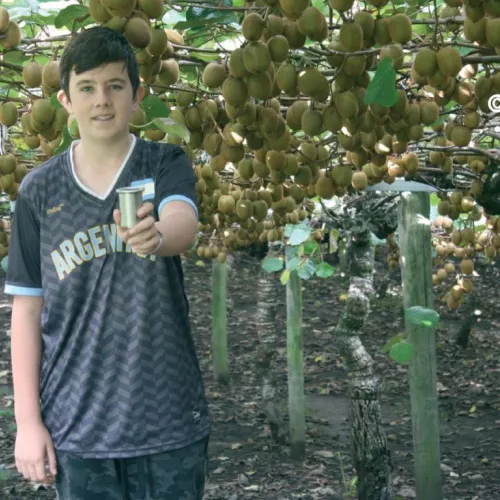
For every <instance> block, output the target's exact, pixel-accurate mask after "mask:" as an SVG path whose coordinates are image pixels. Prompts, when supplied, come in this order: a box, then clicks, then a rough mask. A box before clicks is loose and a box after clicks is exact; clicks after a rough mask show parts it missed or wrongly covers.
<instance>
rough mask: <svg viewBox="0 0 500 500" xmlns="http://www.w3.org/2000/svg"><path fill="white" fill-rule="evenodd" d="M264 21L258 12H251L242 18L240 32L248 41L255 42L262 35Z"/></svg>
mask: <svg viewBox="0 0 500 500" xmlns="http://www.w3.org/2000/svg"><path fill="white" fill-rule="evenodd" d="M265 25H266V23H265V21H264V19H263V18H262V16H261V15H260V14H257V13H256V12H251V13H249V14H247V15H246V16H245V17H244V18H243V22H242V23H241V33H242V34H243V36H244V37H245V38H246V39H247V40H249V41H250V42H256V41H257V40H259V39H260V37H261V36H262V33H263V31H264V27H265Z"/></svg>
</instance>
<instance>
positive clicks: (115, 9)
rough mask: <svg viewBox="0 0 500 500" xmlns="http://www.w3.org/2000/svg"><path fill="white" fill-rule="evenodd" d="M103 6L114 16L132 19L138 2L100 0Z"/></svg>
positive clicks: (131, 0)
mask: <svg viewBox="0 0 500 500" xmlns="http://www.w3.org/2000/svg"><path fill="white" fill-rule="evenodd" d="M100 1H101V4H102V5H103V6H104V7H105V8H106V10H107V11H108V12H109V13H110V14H111V15H113V16H117V17H130V16H131V15H132V13H133V12H134V10H135V7H136V5H137V0H100Z"/></svg>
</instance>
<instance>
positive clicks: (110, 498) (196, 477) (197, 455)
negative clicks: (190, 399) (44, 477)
mask: <svg viewBox="0 0 500 500" xmlns="http://www.w3.org/2000/svg"><path fill="white" fill-rule="evenodd" d="M207 447H208V438H205V439H203V440H201V441H198V442H196V443H194V444H193V445H191V446H188V447H186V448H182V449H180V450H174V451H171V452H166V453H159V454H155V455H146V456H142V457H135V458H123V459H87V458H79V457H78V456H76V455H74V454H72V453H65V452H59V451H58V452H57V459H58V473H57V476H56V485H55V486H56V491H57V498H58V499H59V500H201V499H202V498H203V493H204V489H205V478H206V476H207V473H208V454H207Z"/></svg>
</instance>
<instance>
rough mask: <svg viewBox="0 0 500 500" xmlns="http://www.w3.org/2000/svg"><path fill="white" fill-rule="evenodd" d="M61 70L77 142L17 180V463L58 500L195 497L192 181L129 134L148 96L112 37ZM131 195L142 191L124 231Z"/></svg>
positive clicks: (204, 440)
mask: <svg viewBox="0 0 500 500" xmlns="http://www.w3.org/2000/svg"><path fill="white" fill-rule="evenodd" d="M60 74H61V90H60V91H59V93H58V99H59V102H60V103H61V104H62V105H63V106H64V107H65V108H66V109H67V110H68V111H69V113H71V114H73V115H74V117H75V118H76V120H77V123H78V127H79V133H80V137H81V139H80V140H79V141H74V142H73V143H72V145H71V147H70V148H68V150H66V151H65V152H63V153H61V154H59V155H57V156H55V157H53V158H51V159H50V160H48V161H47V162H46V163H45V164H44V165H42V166H40V167H39V168H37V169H35V170H33V171H32V172H30V173H29V174H28V175H27V176H26V177H25V179H24V180H23V182H22V184H21V186H20V189H19V194H18V197H17V201H16V207H15V215H14V220H13V226H12V236H11V243H10V251H9V260H10V262H9V268H8V272H7V279H6V285H5V292H6V293H8V294H12V295H14V299H13V306H12V372H13V381H14V395H15V415H16V422H17V436H16V443H15V459H16V465H17V468H18V470H19V471H20V472H21V473H22V475H23V476H24V477H25V478H26V479H31V480H32V481H44V482H46V483H47V484H51V483H52V484H55V487H56V491H57V494H58V498H59V499H60V500H96V499H99V500H114V499H116V500H124V499H129V500H146V499H148V500H149V499H151V500H167V499H168V500H199V499H201V498H202V496H203V490H204V484H205V474H206V469H207V461H208V460H207V445H208V439H209V427H210V422H209V414H208V409H207V403H206V399H205V393H204V385H203V381H202V375H201V372H200V368H199V364H198V360H197V356H196V353H195V349H194V345H193V341H192V339H191V334H190V326H189V319H188V302H187V298H186V295H185V292H184V286H183V273H182V267H181V262H180V258H179V254H180V253H181V252H183V251H185V250H188V249H189V248H191V247H192V245H193V242H194V240H195V235H196V231H197V224H198V212H197V205H196V194H195V181H196V176H195V174H194V171H193V167H192V165H191V163H190V161H189V160H188V158H187V156H186V154H185V153H184V152H183V150H182V149H181V148H180V147H179V146H176V145H171V144H158V143H153V142H148V141H143V140H140V139H137V138H136V137H135V136H133V135H131V134H130V133H129V123H130V119H131V115H132V113H133V112H134V110H136V109H137V108H138V106H139V103H140V101H141V99H142V97H143V94H144V89H143V88H142V87H141V85H140V81H139V76H138V67H137V64H136V60H135V57H134V54H133V52H132V50H131V48H130V46H129V45H128V42H127V40H126V39H125V38H124V37H123V36H122V35H121V34H119V33H117V32H116V31H113V30H110V29H107V28H104V27H95V28H91V29H88V30H86V31H84V32H82V33H80V34H78V35H77V36H75V38H74V39H73V40H72V41H71V43H70V44H69V46H68V47H67V48H66V50H65V51H64V53H63V56H62V59H61V61H60ZM124 186H142V187H143V188H144V191H143V200H144V203H143V205H142V207H141V208H140V209H139V211H138V217H139V222H138V223H137V224H136V225H135V226H134V227H132V228H130V229H125V228H122V227H121V226H120V212H119V210H118V208H117V207H118V206H119V203H118V195H117V194H116V189H117V188H120V187H124Z"/></svg>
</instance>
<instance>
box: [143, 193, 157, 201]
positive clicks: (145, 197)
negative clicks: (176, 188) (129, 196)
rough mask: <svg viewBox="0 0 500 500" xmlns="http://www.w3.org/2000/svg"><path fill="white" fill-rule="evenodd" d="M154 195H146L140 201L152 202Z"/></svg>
mask: <svg viewBox="0 0 500 500" xmlns="http://www.w3.org/2000/svg"><path fill="white" fill-rule="evenodd" d="M154 197H155V195H154V194H146V195H144V196H143V197H142V201H146V200H152V199H154Z"/></svg>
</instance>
